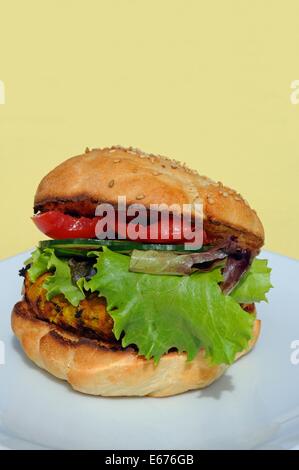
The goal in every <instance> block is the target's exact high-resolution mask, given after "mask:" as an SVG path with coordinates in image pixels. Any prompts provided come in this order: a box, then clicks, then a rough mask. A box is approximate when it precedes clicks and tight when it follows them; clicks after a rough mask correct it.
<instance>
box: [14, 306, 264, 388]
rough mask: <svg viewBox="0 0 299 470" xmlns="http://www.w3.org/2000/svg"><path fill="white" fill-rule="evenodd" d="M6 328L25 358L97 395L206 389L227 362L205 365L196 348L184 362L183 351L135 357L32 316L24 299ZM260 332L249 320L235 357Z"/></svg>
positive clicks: (218, 375) (222, 370)
mask: <svg viewBox="0 0 299 470" xmlns="http://www.w3.org/2000/svg"><path fill="white" fill-rule="evenodd" d="M12 329H13V331H14V333H15V335H16V336H17V338H18V339H19V341H20V343H21V345H22V347H23V349H24V351H25V353H26V354H27V356H28V357H29V358H30V359H31V360H32V361H33V362H34V363H35V364H36V365H38V366H39V367H41V368H42V369H45V370H46V371H48V372H49V373H50V374H52V375H54V376H55V377H58V378H59V379H63V380H66V381H68V382H69V384H70V385H71V386H72V387H73V388H74V389H75V390H77V391H79V392H82V393H87V394H90V395H102V396H145V395H148V396H152V397H165V396H170V395H176V394H179V393H183V392H186V391H187V390H194V389H200V388H204V387H207V386H208V385H210V384H211V383H212V382H214V381H215V380H216V379H218V378H219V377H220V376H221V375H222V374H223V373H224V371H225V370H226V369H227V366H226V365H224V364H222V365H211V364H209V362H208V361H207V360H206V359H205V352H204V350H200V351H199V353H198V354H197V356H196V357H195V359H194V360H192V361H190V362H188V361H187V359H186V354H185V353H178V352H170V353H168V354H165V355H164V356H162V358H161V359H160V361H159V363H158V365H154V362H153V360H149V361H148V360H146V359H144V358H143V357H142V356H138V355H137V353H136V352H135V351H134V350H133V349H132V348H127V349H124V350H123V349H119V348H114V347H113V346H111V344H110V345H109V343H105V342H101V341H97V340H92V339H88V338H82V337H80V336H77V335H75V334H72V333H69V332H67V331H64V330H62V329H61V328H59V327H57V326H56V325H54V324H50V323H47V322H45V321H42V320H39V319H37V318H36V317H35V316H34V314H33V313H32V312H31V310H30V308H29V305H28V303H27V302H26V301H22V302H18V303H17V304H16V305H15V306H14V308H13V311H12ZM259 333H260V321H259V320H256V321H255V323H254V330H253V339H252V340H251V342H250V344H249V347H248V348H247V349H246V350H244V351H242V352H241V353H239V355H238V358H239V357H241V356H243V355H244V354H246V353H247V352H249V351H250V350H251V349H252V348H253V346H254V345H255V343H256V341H257V339H258V337H259Z"/></svg>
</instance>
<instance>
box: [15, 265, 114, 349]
mask: <svg viewBox="0 0 299 470" xmlns="http://www.w3.org/2000/svg"><path fill="white" fill-rule="evenodd" d="M50 275H51V273H45V274H43V275H42V276H40V277H39V278H38V279H37V280H36V281H35V282H33V283H32V282H31V281H30V279H29V275H28V273H26V275H25V292H24V294H25V299H26V300H27V302H28V303H29V304H30V305H31V307H32V309H33V311H34V312H35V315H36V316H37V317H38V318H40V319H42V320H47V321H49V322H51V323H55V324H56V325H58V326H60V327H62V328H66V329H71V330H76V331H77V332H79V333H82V334H83V335H87V336H93V337H99V338H102V339H104V340H108V341H116V339H115V337H114V334H113V333H112V328H113V319H112V318H111V316H110V315H109V314H108V313H107V311H106V301H105V299H104V298H103V297H98V295H97V294H90V295H88V296H87V297H86V298H85V299H83V300H81V302H80V304H79V305H78V306H77V307H74V306H73V305H71V304H70V303H69V302H68V300H67V299H66V298H65V297H64V296H63V295H56V296H55V297H52V299H51V300H47V298H46V294H47V291H46V289H44V288H43V283H44V281H45V280H46V279H47V277H49V276H50Z"/></svg>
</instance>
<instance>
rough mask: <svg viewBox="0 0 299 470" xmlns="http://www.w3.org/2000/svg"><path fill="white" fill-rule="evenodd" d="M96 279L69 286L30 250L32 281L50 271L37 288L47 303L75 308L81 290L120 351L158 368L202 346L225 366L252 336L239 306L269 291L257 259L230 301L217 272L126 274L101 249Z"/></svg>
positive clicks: (48, 253)
mask: <svg viewBox="0 0 299 470" xmlns="http://www.w3.org/2000/svg"><path fill="white" fill-rule="evenodd" d="M92 254H93V256H95V255H96V256H97V258H96V263H95V264H94V268H95V274H94V275H93V276H92V277H91V279H90V280H88V281H87V280H86V279H85V278H84V277H82V278H80V279H79V280H77V282H75V280H74V279H72V276H71V270H70V266H69V263H68V259H67V258H58V257H57V256H56V255H55V251H54V250H53V249H45V250H44V251H41V250H36V251H35V252H34V253H33V254H32V258H31V260H30V263H31V266H30V268H29V270H28V274H29V277H30V280H31V281H32V282H34V281H35V280H36V279H37V278H38V277H39V276H40V275H41V274H43V273H44V272H47V271H50V272H51V273H52V274H51V276H49V277H47V279H46V280H45V282H44V285H43V286H44V288H45V289H46V290H47V298H48V299H49V300H50V299H51V298H52V297H53V296H55V295H58V294H63V295H64V296H65V297H66V298H67V300H68V301H69V302H70V303H71V304H72V305H75V306H77V305H78V304H79V302H80V301H81V300H83V299H84V298H85V296H86V294H87V293H88V292H97V293H98V295H99V296H103V297H105V299H106V301H107V311H108V313H109V314H110V315H111V317H112V318H113V321H114V329H113V332H114V335H115V337H116V338H117V339H121V342H122V345H123V347H126V346H128V345H130V344H135V345H136V346H137V348H138V351H139V354H140V355H143V356H145V357H146V358H147V359H150V358H153V359H154V361H155V362H156V363H157V362H158V361H159V359H160V357H161V356H162V355H163V354H165V353H167V352H168V351H169V350H171V349H172V348H176V349H177V350H178V351H181V352H186V353H187V356H188V359H189V360H192V359H193V358H194V357H195V356H196V354H197V352H198V350H199V349H200V348H204V349H205V351H206V355H207V356H208V357H209V358H210V360H211V362H212V363H217V364H220V363H225V364H231V363H232V362H233V361H234V360H235V357H236V355H237V353H238V352H240V351H242V350H243V349H244V348H246V346H247V345H248V342H249V341H250V339H251V337H252V327H253V322H254V315H252V314H248V313H247V312H245V311H244V310H243V309H242V308H241V307H240V305H239V304H240V303H252V302H259V301H261V300H266V293H267V292H268V290H269V289H270V287H271V283H270V271H271V270H270V268H268V266H267V261H266V260H259V259H256V260H254V262H253V263H252V266H251V268H250V270H249V271H248V273H247V274H246V275H245V276H244V277H243V278H242V279H241V281H240V283H239V284H238V285H237V286H236V288H235V289H234V290H233V292H232V293H231V294H230V295H225V294H223V292H222V291H221V289H220V286H219V284H220V283H221V281H222V274H221V267H219V266H218V267H215V268H214V269H212V270H211V271H209V272H196V273H193V274H191V275H189V276H183V277H182V276H173V275H172V276H167V275H153V274H145V273H135V272H130V271H129V265H130V257H129V256H127V255H123V254H120V253H116V252H112V251H110V250H109V249H108V248H103V251H102V252H94V253H92Z"/></svg>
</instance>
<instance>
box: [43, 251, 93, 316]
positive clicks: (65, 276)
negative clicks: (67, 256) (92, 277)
mask: <svg viewBox="0 0 299 470" xmlns="http://www.w3.org/2000/svg"><path fill="white" fill-rule="evenodd" d="M44 253H45V254H48V255H49V261H48V266H47V267H48V270H52V269H55V271H54V273H53V274H52V275H51V276H49V277H48V278H47V279H46V280H45V282H44V284H43V287H44V288H45V289H46V290H47V291H48V292H47V300H51V299H52V297H54V296H55V295H59V294H63V295H64V296H65V298H66V299H67V300H68V301H69V302H70V303H71V304H72V305H74V306H75V307H77V305H79V302H80V301H81V300H83V299H84V298H85V295H84V294H83V292H82V291H81V290H80V288H79V287H78V286H77V285H75V284H73V282H72V276H71V270H70V267H69V265H68V263H67V261H64V260H62V259H60V258H57V256H56V255H55V253H54V250H53V249H50V248H46V249H45V251H44Z"/></svg>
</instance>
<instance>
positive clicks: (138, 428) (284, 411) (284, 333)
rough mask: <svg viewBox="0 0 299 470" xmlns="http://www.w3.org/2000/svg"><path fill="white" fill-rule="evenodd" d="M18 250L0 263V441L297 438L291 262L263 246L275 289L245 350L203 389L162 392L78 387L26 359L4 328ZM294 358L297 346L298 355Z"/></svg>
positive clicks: (298, 267)
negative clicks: (87, 391) (113, 394)
mask: <svg viewBox="0 0 299 470" xmlns="http://www.w3.org/2000/svg"><path fill="white" fill-rule="evenodd" d="M27 256H28V253H25V254H22V255H18V256H16V257H14V258H10V259H8V260H5V261H2V262H1V263H0V286H1V289H0V292H1V293H0V305H1V314H0V340H1V341H2V342H4V344H5V365H1V366H0V445H2V447H8V448H14V449H39V448H51V449H53V448H55V449H57V448H59V449H61V448H62V449H142V448H144V449H155V448H158V449H215V448H220V449H240V448H241V449H256V448H258V449H261V448H263V449H265V448H284V449H287V448H294V447H295V446H297V445H298V444H299V364H298V365H297V366H296V365H293V364H292V363H291V360H290V357H291V354H292V352H293V350H292V349H291V343H292V342H293V341H294V340H299V311H298V310H299V309H298V306H299V294H298V293H299V262H298V261H295V260H292V259H288V258H285V257H282V256H279V255H277V254H273V253H267V252H266V253H263V254H262V257H267V258H268V259H269V262H270V266H271V267H272V268H273V271H272V283H273V285H274V286H275V289H272V290H271V293H270V295H269V304H266V303H263V304H262V305H260V306H259V318H261V319H262V334H261V338H260V341H259V342H258V344H257V346H256V348H255V349H254V351H252V352H251V353H250V354H249V355H248V356H246V357H244V358H243V359H241V360H240V361H239V362H238V363H236V364H234V365H233V366H232V367H231V368H230V369H229V370H228V371H227V373H226V374H225V375H224V376H223V377H222V378H221V379H220V380H219V381H218V382H216V383H215V384H213V385H211V386H210V387H208V388H207V389H205V390H203V391H195V392H189V393H186V394H183V395H180V396H177V397H171V398H121V399H118V398H101V397H90V396H85V395H81V394H79V393H77V392H74V391H72V390H71V388H70V387H69V386H68V385H67V384H66V383H64V382H62V381H59V380H56V379H55V378H53V377H51V376H50V375H48V374H47V373H46V372H43V371H41V370H40V369H38V368H37V367H35V366H34V365H33V364H32V363H31V362H30V361H29V360H27V359H26V358H25V356H24V355H23V353H22V351H21V348H20V347H19V345H18V342H17V340H16V339H15V338H14V337H13V335H12V332H11V330H10V312H11V308H12V306H13V304H14V303H15V302H16V301H17V300H19V299H20V290H21V284H22V280H21V278H19V277H18V269H19V268H20V267H21V266H22V263H23V261H24V260H25V259H26V257H27ZM298 357H299V354H298Z"/></svg>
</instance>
